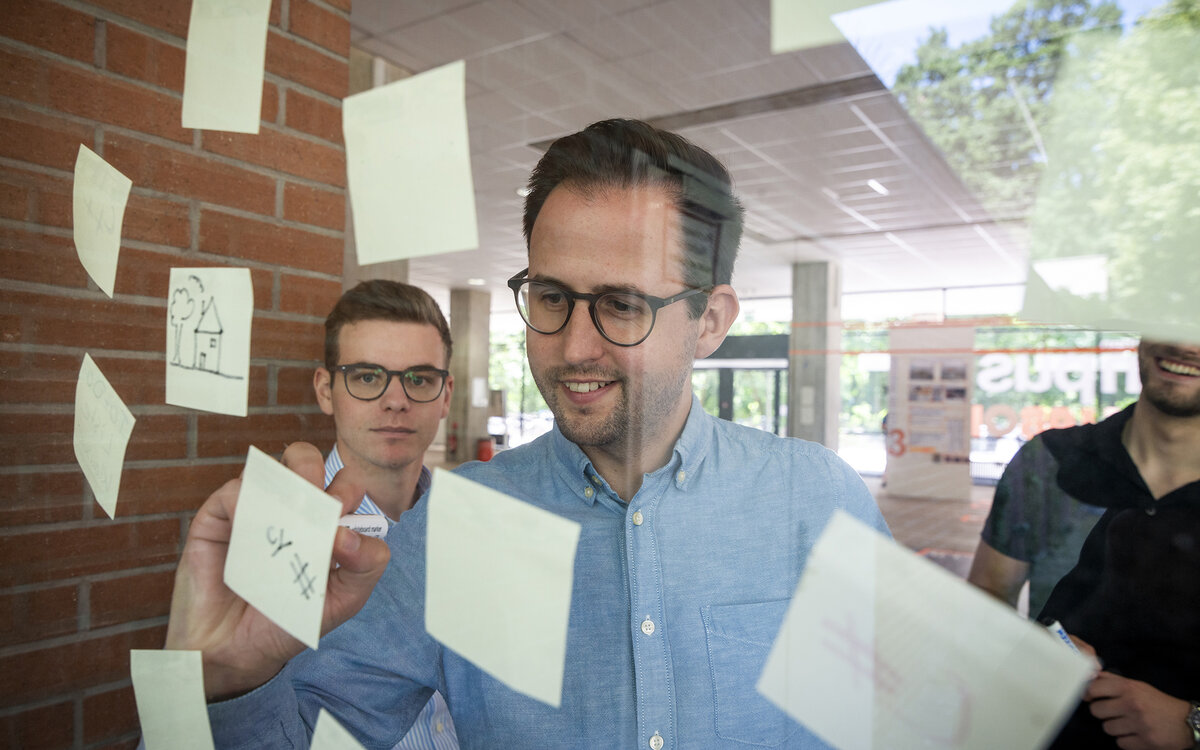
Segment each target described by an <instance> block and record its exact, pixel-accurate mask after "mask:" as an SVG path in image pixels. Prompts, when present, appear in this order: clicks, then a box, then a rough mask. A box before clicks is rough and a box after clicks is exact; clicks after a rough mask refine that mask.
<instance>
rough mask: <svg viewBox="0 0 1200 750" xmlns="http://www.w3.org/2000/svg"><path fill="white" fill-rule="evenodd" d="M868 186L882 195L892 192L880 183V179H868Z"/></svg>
mask: <svg viewBox="0 0 1200 750" xmlns="http://www.w3.org/2000/svg"><path fill="white" fill-rule="evenodd" d="M867 187H869V188H871V189H872V190H874V191H875V192H877V193H879V194H880V195H887V194H888V193H890V192H892V191H891V190H888V189H887V188H885V187H884V186H883V185H882V184H880V182H879V180H867Z"/></svg>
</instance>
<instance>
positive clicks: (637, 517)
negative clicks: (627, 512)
mask: <svg viewBox="0 0 1200 750" xmlns="http://www.w3.org/2000/svg"><path fill="white" fill-rule="evenodd" d="M642 520H643V518H642V512H641V511H640V510H635V511H634V512H633V525H634V526H641V525H642Z"/></svg>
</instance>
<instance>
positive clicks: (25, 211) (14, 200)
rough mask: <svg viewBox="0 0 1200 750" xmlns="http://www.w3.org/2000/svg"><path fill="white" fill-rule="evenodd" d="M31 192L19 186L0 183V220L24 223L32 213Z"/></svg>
mask: <svg viewBox="0 0 1200 750" xmlns="http://www.w3.org/2000/svg"><path fill="white" fill-rule="evenodd" d="M32 199H33V191H32V190H30V189H29V188H27V187H23V186H21V185H13V184H12V183H8V182H5V183H0V218H3V219H12V220H13V221H26V220H28V219H29V215H30V214H31V213H32V211H31V207H30V201H31V200H32Z"/></svg>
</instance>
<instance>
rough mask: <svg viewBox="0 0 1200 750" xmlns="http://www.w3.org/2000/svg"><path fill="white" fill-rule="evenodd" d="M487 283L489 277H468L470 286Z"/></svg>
mask: <svg viewBox="0 0 1200 750" xmlns="http://www.w3.org/2000/svg"><path fill="white" fill-rule="evenodd" d="M486 283H487V279H481V278H479V277H475V278H473V279H467V284H468V285H469V286H483V285H484V284H486Z"/></svg>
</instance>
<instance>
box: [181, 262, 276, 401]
mask: <svg viewBox="0 0 1200 750" xmlns="http://www.w3.org/2000/svg"><path fill="white" fill-rule="evenodd" d="M253 316H254V287H253V286H252V284H251V282H250V269H248V268H172V269H171V282H170V287H169V289H168V290H167V403H168V404H173V405H175V406H186V407H188V408H191V409H201V410H203V411H211V412H216V413H218V414H229V415H232V416H236V417H244V416H246V404H247V401H248V398H249V388H250V385H249V384H250V321H251V319H252V318H253Z"/></svg>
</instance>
